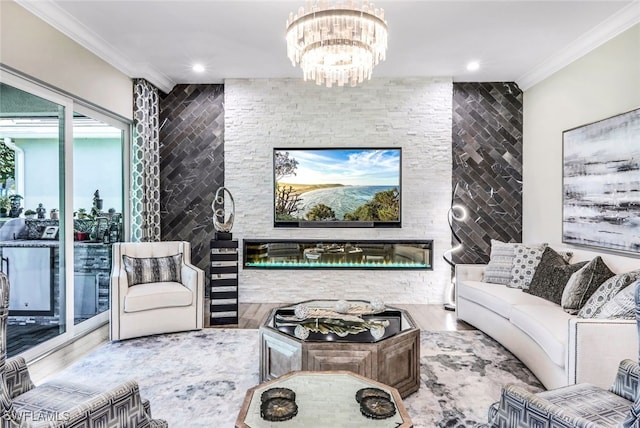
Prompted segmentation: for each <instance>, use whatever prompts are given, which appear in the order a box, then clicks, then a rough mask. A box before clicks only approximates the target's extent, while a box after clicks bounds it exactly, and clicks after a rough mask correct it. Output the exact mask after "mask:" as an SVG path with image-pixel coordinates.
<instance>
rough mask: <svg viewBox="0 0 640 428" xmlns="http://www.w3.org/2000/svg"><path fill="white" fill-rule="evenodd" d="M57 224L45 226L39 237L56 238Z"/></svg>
mask: <svg viewBox="0 0 640 428" xmlns="http://www.w3.org/2000/svg"><path fill="white" fill-rule="evenodd" d="M58 229H59V227H58V226H47V227H45V228H44V231H43V232H42V237H41V239H56V238H58Z"/></svg>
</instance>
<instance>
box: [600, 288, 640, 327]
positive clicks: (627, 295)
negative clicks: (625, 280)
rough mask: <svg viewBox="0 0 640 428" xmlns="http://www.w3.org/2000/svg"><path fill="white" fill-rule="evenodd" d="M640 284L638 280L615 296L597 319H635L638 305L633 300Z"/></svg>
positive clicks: (605, 305) (604, 306) (603, 307)
mask: <svg viewBox="0 0 640 428" xmlns="http://www.w3.org/2000/svg"><path fill="white" fill-rule="evenodd" d="M639 284H640V280H636V281H634V282H632V283H631V284H629V285H628V286H626V287H625V288H624V289H623V290H622V291H620V292H619V293H618V294H616V295H615V296H613V299H611V300H610V301H608V302H607V303H605V304H604V305H603V306H602V309H601V310H600V312H598V314H597V315H596V316H595V318H618V319H627V320H632V319H634V318H635V315H636V312H635V311H636V304H635V301H634V300H633V296H634V294H633V293H634V292H635V290H636V287H637V286H638V285H639Z"/></svg>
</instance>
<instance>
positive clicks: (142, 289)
mask: <svg viewBox="0 0 640 428" xmlns="http://www.w3.org/2000/svg"><path fill="white" fill-rule="evenodd" d="M192 302H193V293H192V292H191V290H189V289H188V288H187V287H185V286H184V285H182V284H180V283H179V282H152V283H148V284H140V285H136V286H135V287H131V288H129V290H128V291H127V295H126V296H125V297H124V311H125V312H139V311H146V310H148V309H158V308H171V307H175V306H189V305H191V303H192Z"/></svg>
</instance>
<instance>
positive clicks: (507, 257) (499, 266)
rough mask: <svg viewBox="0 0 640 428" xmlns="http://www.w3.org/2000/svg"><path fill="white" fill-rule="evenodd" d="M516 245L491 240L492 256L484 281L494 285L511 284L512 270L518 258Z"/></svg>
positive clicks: (485, 271)
mask: <svg viewBox="0 0 640 428" xmlns="http://www.w3.org/2000/svg"><path fill="white" fill-rule="evenodd" d="M515 246H516V244H513V243H505V242H501V241H498V240H495V239H492V240H491V256H490V258H489V263H488V264H487V267H486V268H485V270H484V281H485V282H491V283H493V284H504V285H509V284H511V270H512V268H513V259H514V258H515V256H516V252H515V250H516V247H515Z"/></svg>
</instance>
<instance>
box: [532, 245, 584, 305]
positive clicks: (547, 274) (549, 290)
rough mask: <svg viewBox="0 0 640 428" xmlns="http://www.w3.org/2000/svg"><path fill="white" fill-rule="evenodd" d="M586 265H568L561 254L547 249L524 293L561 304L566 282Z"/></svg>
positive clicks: (582, 263) (581, 263)
mask: <svg viewBox="0 0 640 428" xmlns="http://www.w3.org/2000/svg"><path fill="white" fill-rule="evenodd" d="M586 264H587V262H586V261H584V262H580V263H575V264H572V265H570V264H568V263H567V261H566V260H565V258H564V257H563V256H562V255H561V254H558V253H557V252H556V251H555V250H554V249H553V248H551V247H547V248H545V250H544V253H543V254H542V260H541V261H540V264H539V265H538V267H537V268H536V271H535V273H534V274H533V279H532V280H531V285H530V286H529V288H528V289H527V290H525V292H526V293H530V294H533V295H534V296H538V297H542V298H543V299H546V300H549V301H550V302H553V303H556V304H558V305H559V304H560V303H561V302H562V292H563V291H564V286H565V285H566V284H567V281H568V280H569V278H570V277H571V275H573V273H574V272H575V271H577V270H578V269H580V268H582V267H583V266H584V265H586Z"/></svg>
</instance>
